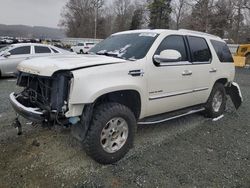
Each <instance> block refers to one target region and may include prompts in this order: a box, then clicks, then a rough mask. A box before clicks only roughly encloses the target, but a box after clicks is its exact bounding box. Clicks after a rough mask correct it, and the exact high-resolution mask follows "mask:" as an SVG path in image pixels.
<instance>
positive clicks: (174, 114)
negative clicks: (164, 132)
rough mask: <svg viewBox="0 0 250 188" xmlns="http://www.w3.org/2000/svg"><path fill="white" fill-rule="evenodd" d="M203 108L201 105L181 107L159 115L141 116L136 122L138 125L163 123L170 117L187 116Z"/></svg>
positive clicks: (170, 118)
mask: <svg viewBox="0 0 250 188" xmlns="http://www.w3.org/2000/svg"><path fill="white" fill-rule="evenodd" d="M204 110H205V108H204V107H202V106H199V107H197V106H196V107H192V108H186V109H182V110H178V111H174V112H168V113H165V114H160V115H156V116H150V117H147V118H143V119H141V120H140V121H139V122H138V123H137V124H138V125H149V124H157V123H163V122H166V121H169V120H172V119H176V118H180V117H183V116H187V115H190V114H195V113H198V112H202V111H204Z"/></svg>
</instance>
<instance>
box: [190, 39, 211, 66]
mask: <svg viewBox="0 0 250 188" xmlns="http://www.w3.org/2000/svg"><path fill="white" fill-rule="evenodd" d="M188 42H189V46H190V50H191V55H192V61H193V62H205V63H207V62H208V61H210V59H211V58H212V56H211V53H210V50H209V47H208V45H207V42H206V40H205V39H203V38H200V37H188Z"/></svg>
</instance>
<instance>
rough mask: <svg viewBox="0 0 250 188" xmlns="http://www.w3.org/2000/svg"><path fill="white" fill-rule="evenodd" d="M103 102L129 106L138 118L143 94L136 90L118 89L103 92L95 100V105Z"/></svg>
mask: <svg viewBox="0 0 250 188" xmlns="http://www.w3.org/2000/svg"><path fill="white" fill-rule="evenodd" d="M103 102H116V103H119V104H122V105H125V106H127V107H128V108H129V109H130V110H131V111H132V112H133V114H134V115H135V118H136V119H137V120H138V119H139V117H140V114H141V105H142V101H141V96H140V93H139V92H138V91H136V90H132V89H131V90H130V89H128V90H118V91H113V92H109V93H105V94H102V95H101V96H99V97H98V98H97V99H96V100H95V102H94V103H95V106H97V105H99V104H101V103H103Z"/></svg>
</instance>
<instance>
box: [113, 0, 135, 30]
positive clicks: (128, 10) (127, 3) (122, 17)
mask: <svg viewBox="0 0 250 188" xmlns="http://www.w3.org/2000/svg"><path fill="white" fill-rule="evenodd" d="M113 8H114V13H115V17H116V18H115V31H123V30H128V29H129V28H130V23H131V20H132V15H133V12H134V6H133V4H132V3H131V0H114V4H113Z"/></svg>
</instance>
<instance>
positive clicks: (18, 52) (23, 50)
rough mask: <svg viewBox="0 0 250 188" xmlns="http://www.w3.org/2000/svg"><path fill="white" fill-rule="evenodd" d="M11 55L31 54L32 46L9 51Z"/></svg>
mask: <svg viewBox="0 0 250 188" xmlns="http://www.w3.org/2000/svg"><path fill="white" fill-rule="evenodd" d="M9 52H10V54H11V55H26V54H30V46H22V47H17V48H14V49H12V50H10V51H9Z"/></svg>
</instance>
